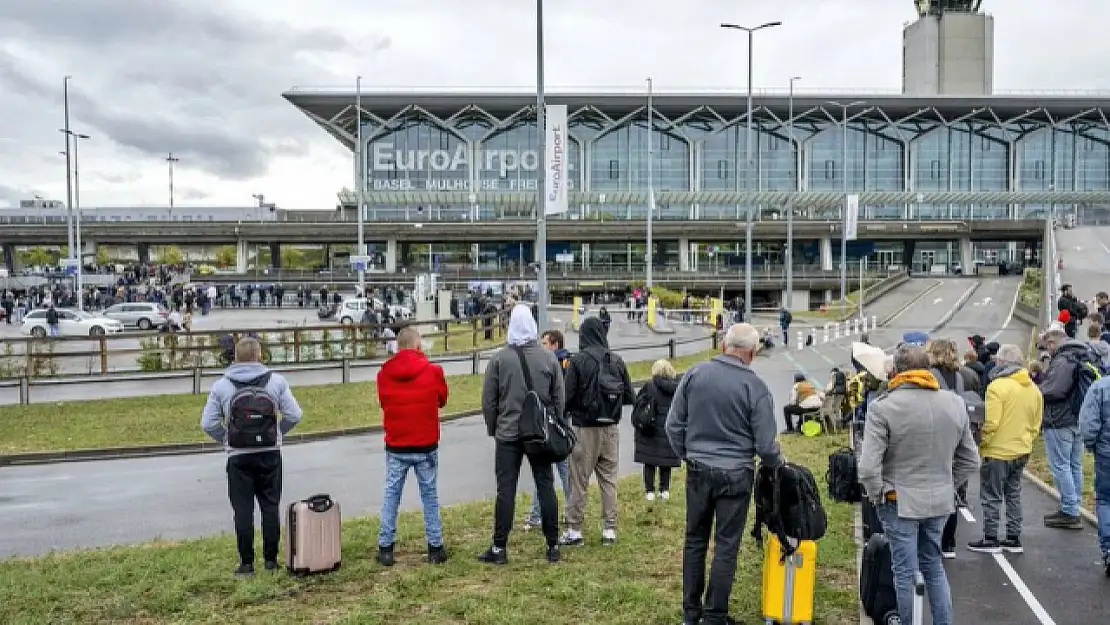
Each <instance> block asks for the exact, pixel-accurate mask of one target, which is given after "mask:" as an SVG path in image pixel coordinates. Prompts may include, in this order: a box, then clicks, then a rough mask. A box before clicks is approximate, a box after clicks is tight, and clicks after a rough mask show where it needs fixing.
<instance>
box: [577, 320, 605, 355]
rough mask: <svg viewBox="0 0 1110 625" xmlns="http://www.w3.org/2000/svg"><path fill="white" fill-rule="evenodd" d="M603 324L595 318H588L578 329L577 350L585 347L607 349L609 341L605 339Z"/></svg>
mask: <svg viewBox="0 0 1110 625" xmlns="http://www.w3.org/2000/svg"><path fill="white" fill-rule="evenodd" d="M607 334H608V333H607V332H606V331H605V324H603V323H601V320H600V319H598V318H597V317H589V318H587V319H586V320H585V321H583V322H582V326H581V327H580V328H579V329H578V349H580V350H582V349H586V348H587V347H600V348H602V349H609V339H608V338H607V337H606V335H607Z"/></svg>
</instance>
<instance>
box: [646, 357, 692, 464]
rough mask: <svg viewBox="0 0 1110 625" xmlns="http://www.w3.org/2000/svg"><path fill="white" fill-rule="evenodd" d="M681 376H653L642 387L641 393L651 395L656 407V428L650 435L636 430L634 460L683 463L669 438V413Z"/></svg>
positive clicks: (648, 462)
mask: <svg viewBox="0 0 1110 625" xmlns="http://www.w3.org/2000/svg"><path fill="white" fill-rule="evenodd" d="M680 380H681V378H663V377H659V376H656V377H653V378H652V379H651V380H650V381H649V382H648V383H647V384H644V385H643V386H642V387H641V388H640V393H639V394H640V395H647V396H650V397H651V401H652V405H653V406H654V407H655V421H654V425H655V429H654V432H653V433H652V434H651V435H650V436H649V435H646V434H644V433H643V431H641V430H636V455H635V458H634V460H635V461H636V462H639V463H640V464H645V465H649V466H654V467H672V468H673V467H677V466H679V465H680V464H682V463H681V461H680V460H679V458H678V454H676V453H675V452H674V448H673V447H671V441H670V439H669V438H667V429H666V428H667V413H668V412H670V410H671V402H672V401H674V394H675V391H677V390H678V383H679V381H680Z"/></svg>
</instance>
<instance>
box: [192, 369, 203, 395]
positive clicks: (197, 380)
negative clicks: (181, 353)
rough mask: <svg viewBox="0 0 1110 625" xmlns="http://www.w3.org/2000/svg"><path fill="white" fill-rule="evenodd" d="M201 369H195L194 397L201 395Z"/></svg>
mask: <svg viewBox="0 0 1110 625" xmlns="http://www.w3.org/2000/svg"><path fill="white" fill-rule="evenodd" d="M201 379H202V376H201V368H200V367H193V395H200V382H201Z"/></svg>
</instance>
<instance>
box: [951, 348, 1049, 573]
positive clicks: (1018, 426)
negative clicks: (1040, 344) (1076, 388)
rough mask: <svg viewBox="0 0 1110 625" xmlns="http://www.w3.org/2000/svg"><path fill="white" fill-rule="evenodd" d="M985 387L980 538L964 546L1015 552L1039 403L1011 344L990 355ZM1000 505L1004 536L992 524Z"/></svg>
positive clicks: (995, 523) (1041, 409) (1038, 394)
mask: <svg viewBox="0 0 1110 625" xmlns="http://www.w3.org/2000/svg"><path fill="white" fill-rule="evenodd" d="M994 360H995V366H994V368H993V369H991V372H990V374H989V378H990V384H989V385H987V395H986V418H985V419H984V422H983V430H982V442H981V443H980V445H979V455H980V456H981V457H982V459H983V463H982V466H981V467H980V469H979V499H980V501H981V502H982V504H983V538H982V539H980V540H976V541H973V542H970V543H968V545H967V548H968V549H970V550H971V551H978V552H980V553H1001V552H1002V551H1008V552H1010V553H1021V552H1022V546H1021V522H1022V514H1021V480H1022V475H1024V473H1025V465H1026V464H1028V463H1029V455H1030V454H1031V453H1033V441H1034V440H1036V438H1037V434H1039V433H1040V431H1041V418H1042V416H1043V414H1044V400H1043V399H1042V398H1041V391H1040V389H1038V388H1037V385H1036V384H1034V383H1033V378H1032V377H1031V376H1030V375H1029V371H1028V370H1027V369H1026V368H1025V365H1024V361H1025V355H1024V354H1023V353H1022V351H1021V348H1020V347H1018V346H1017V345H1011V344H1007V345H1003V346H1002V347H1001V348H999V350H998V354H997V355H995V357H994ZM1003 505H1005V507H1006V538H1005V539H1004V540H999V534H998V522H999V517H1000V516H1001V513H1002V510H1001V508H1002V506H1003Z"/></svg>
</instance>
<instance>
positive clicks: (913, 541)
mask: <svg viewBox="0 0 1110 625" xmlns="http://www.w3.org/2000/svg"><path fill="white" fill-rule="evenodd" d="M876 509H877V511H878V513H879V519H880V520H882V522H883V531H884V532H885V533H886V537H887V539H888V540H890V556H891V566H892V567H893V568H894V587H895V590H896V592H897V595H898V614H899V616H901V617H902V623H903V625H921V623H914V622H913V596H914V592H913V590H914V582H915V577H916V573H917V571H918V570H920V571H921V575H922V577H924V578H925V591H926V592H927V593H928V595H929V607H930V608H932V614H933V625H952V592H951V590H950V589H949V587H948V576H947V575H945V573H944V566H943V565H942V564H941V559H940V535H941V533H942V532H943V531H944V523H945V521H947V520H948V515H947V514H946V515H944V516H938V517H932V518H928V519H904V518H902V517H900V516H898V504H896V503H887V504H883V505H881V506H877V508H876Z"/></svg>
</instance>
